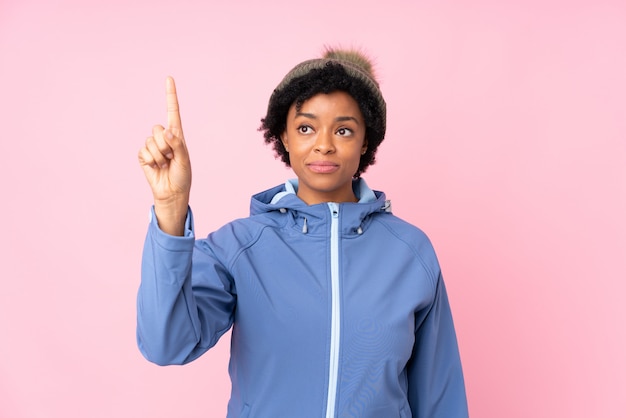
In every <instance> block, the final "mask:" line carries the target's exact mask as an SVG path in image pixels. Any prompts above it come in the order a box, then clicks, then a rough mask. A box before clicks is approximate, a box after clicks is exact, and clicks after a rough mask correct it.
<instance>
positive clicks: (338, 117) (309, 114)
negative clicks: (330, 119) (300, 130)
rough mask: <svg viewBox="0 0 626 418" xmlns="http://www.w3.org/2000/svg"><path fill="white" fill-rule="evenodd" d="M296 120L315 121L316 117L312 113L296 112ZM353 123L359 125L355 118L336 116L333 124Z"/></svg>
mask: <svg viewBox="0 0 626 418" xmlns="http://www.w3.org/2000/svg"><path fill="white" fill-rule="evenodd" d="M295 117H296V118H297V117H305V118H309V119H317V116H316V115H314V114H313V113H305V112H296V116H295ZM349 120H351V121H354V122H355V123H356V124H357V125H358V124H359V120H358V119H357V118H355V117H354V116H337V117H336V118H335V122H345V121H349Z"/></svg>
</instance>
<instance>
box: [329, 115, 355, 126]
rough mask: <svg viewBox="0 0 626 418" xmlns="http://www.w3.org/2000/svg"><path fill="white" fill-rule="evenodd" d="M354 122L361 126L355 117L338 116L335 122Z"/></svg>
mask: <svg viewBox="0 0 626 418" xmlns="http://www.w3.org/2000/svg"><path fill="white" fill-rule="evenodd" d="M348 120H351V121H354V122H355V123H356V124H357V125H358V124H359V120H358V119H357V118H355V117H354V116H338V117H336V118H335V122H345V121H348Z"/></svg>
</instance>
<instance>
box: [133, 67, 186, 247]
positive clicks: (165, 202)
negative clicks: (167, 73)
mask: <svg viewBox="0 0 626 418" xmlns="http://www.w3.org/2000/svg"><path fill="white" fill-rule="evenodd" d="M165 90H166V98H167V128H164V127H163V126H161V125H156V126H155V127H154V128H152V136H151V137H148V139H146V144H145V145H144V147H143V148H141V149H140V150H139V165H141V168H143V172H144V174H145V175H146V179H147V180H148V184H149V185H150V188H151V189H152V195H153V196H154V209H155V212H156V215H157V220H158V222H159V227H160V228H161V229H162V230H163V231H164V232H166V233H169V234H172V235H182V234H183V230H184V223H185V217H186V215H187V207H188V205H189V192H190V190H191V163H190V161H189V152H188V151H187V146H186V144H185V138H184V135H183V127H182V124H181V121H180V112H179V107H178V97H177V95H176V85H175V84H174V79H173V78H172V77H168V78H167V81H166V89H165Z"/></svg>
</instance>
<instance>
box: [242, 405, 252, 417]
mask: <svg viewBox="0 0 626 418" xmlns="http://www.w3.org/2000/svg"><path fill="white" fill-rule="evenodd" d="M249 416H250V405H248V404H247V403H244V404H243V408H242V409H241V414H239V417H240V418H248V417H249Z"/></svg>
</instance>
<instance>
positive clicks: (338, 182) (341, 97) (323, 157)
mask: <svg viewBox="0 0 626 418" xmlns="http://www.w3.org/2000/svg"><path fill="white" fill-rule="evenodd" d="M282 141H283V144H284V145H285V148H286V149H287V151H288V152H289V161H290V163H291V168H292V169H293V171H294V172H295V173H296V175H297V176H298V182H299V185H298V197H300V199H302V200H303V201H305V202H306V203H307V204H309V205H313V204H316V203H322V202H337V203H340V202H355V201H356V198H355V196H354V192H353V191H352V178H353V176H354V174H355V173H356V172H357V170H358V168H359V162H360V159H361V155H362V154H363V153H364V152H365V150H366V148H367V144H366V143H365V120H364V119H363V115H362V114H361V110H360V109H359V105H358V104H357V102H356V101H355V100H354V99H353V98H352V96H350V95H349V94H348V93H345V92H343V91H335V92H332V93H329V94H324V93H320V94H317V95H315V96H313V97H311V98H310V99H309V100H307V101H305V102H304V103H303V104H302V107H301V108H300V109H299V110H297V109H296V105H295V104H292V105H291V107H290V108H289V113H288V114H287V127H286V129H285V132H284V133H283V135H282Z"/></svg>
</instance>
